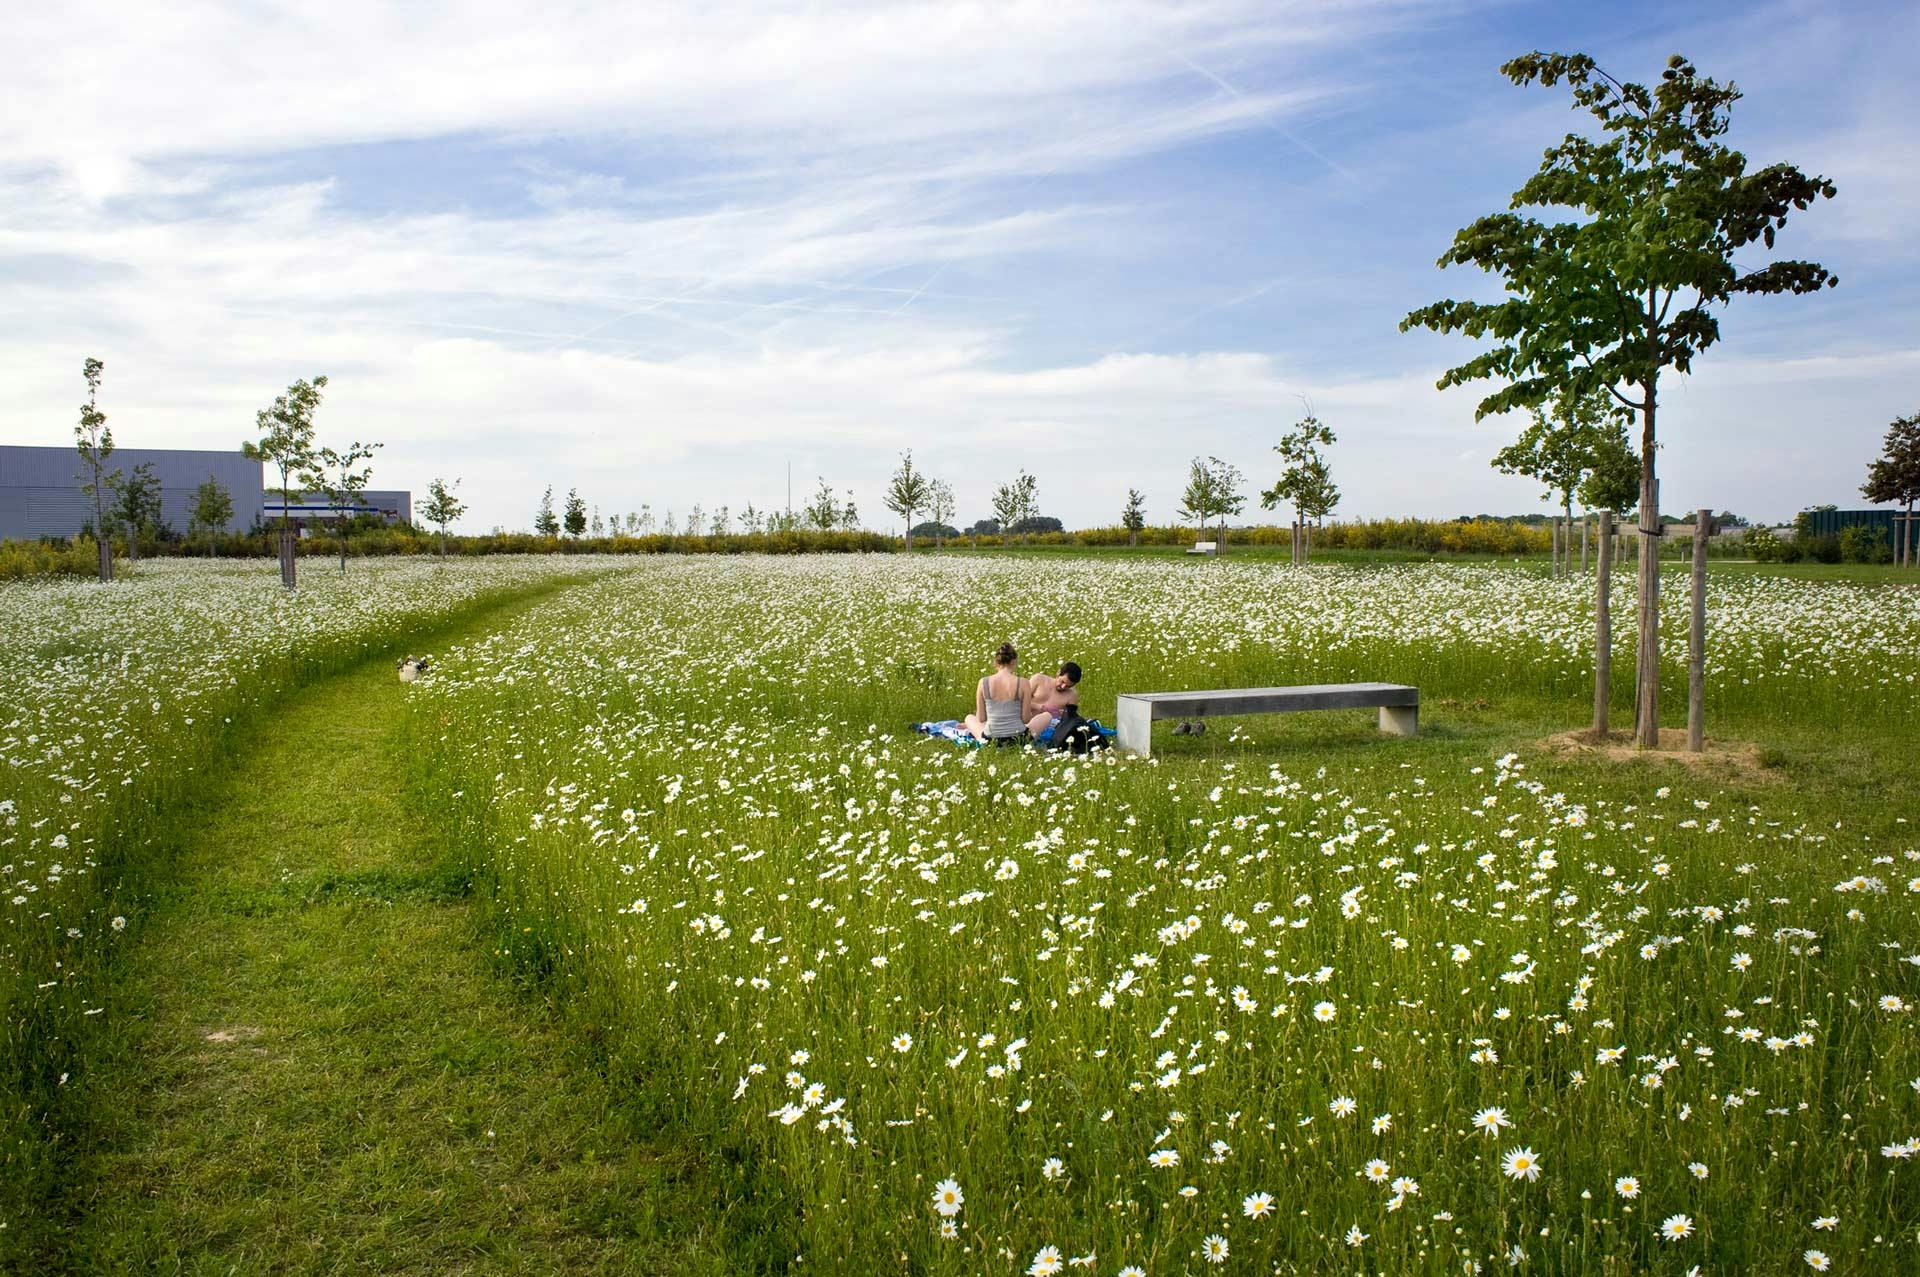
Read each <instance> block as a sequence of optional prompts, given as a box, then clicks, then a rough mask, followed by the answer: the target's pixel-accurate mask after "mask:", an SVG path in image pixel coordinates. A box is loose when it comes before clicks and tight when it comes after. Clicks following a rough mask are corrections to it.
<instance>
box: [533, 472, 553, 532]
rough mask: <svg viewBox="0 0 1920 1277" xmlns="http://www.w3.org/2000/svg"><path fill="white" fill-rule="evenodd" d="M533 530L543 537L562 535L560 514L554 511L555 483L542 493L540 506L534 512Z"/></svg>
mask: <svg viewBox="0 0 1920 1277" xmlns="http://www.w3.org/2000/svg"><path fill="white" fill-rule="evenodd" d="M533 530H534V531H535V532H538V533H539V534H540V535H541V536H543V537H557V536H559V535H560V516H559V515H557V514H555V513H554V512H553V485H552V484H551V483H549V484H548V485H547V490H546V491H545V492H543V493H541V494H540V508H539V509H538V510H536V511H534V513H533Z"/></svg>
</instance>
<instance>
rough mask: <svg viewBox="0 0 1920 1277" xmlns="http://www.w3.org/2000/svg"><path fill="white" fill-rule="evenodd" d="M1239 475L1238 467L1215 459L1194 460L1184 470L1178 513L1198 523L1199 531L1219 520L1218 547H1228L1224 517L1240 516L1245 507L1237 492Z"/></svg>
mask: <svg viewBox="0 0 1920 1277" xmlns="http://www.w3.org/2000/svg"><path fill="white" fill-rule="evenodd" d="M1240 484H1241V474H1240V471H1239V469H1238V468H1237V467H1235V466H1230V465H1228V464H1227V463H1226V462H1224V461H1222V460H1221V459H1220V458H1218V457H1208V458H1206V459H1205V460H1202V459H1201V458H1199V457H1195V458H1194V459H1193V463H1192V465H1190V466H1189V467H1188V470H1187V489H1186V491H1185V492H1183V493H1181V494H1180V513H1181V515H1182V516H1183V517H1185V518H1187V519H1190V520H1192V521H1193V522H1194V523H1196V524H1198V525H1199V527H1200V531H1201V532H1202V533H1204V532H1205V531H1206V530H1207V524H1208V523H1209V522H1210V521H1211V520H1214V519H1218V520H1219V521H1220V529H1219V531H1218V532H1217V533H1216V534H1215V538H1216V539H1217V540H1218V541H1219V543H1220V546H1221V547H1222V548H1225V546H1226V544H1227V516H1228V515H1230V514H1239V513H1240V511H1241V510H1243V509H1245V508H1246V504H1247V499H1246V497H1245V496H1243V495H1242V494H1241V492H1240Z"/></svg>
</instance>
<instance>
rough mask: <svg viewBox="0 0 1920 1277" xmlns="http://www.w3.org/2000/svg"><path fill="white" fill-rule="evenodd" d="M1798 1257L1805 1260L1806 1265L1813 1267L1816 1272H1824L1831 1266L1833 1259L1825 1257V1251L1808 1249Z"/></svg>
mask: <svg viewBox="0 0 1920 1277" xmlns="http://www.w3.org/2000/svg"><path fill="white" fill-rule="evenodd" d="M1800 1258H1802V1259H1804V1260H1806V1261H1807V1267H1809V1268H1811V1269H1813V1271H1815V1272H1816V1273H1824V1272H1825V1271H1827V1269H1829V1268H1831V1267H1833V1261H1832V1260H1831V1259H1828V1258H1827V1252H1826V1251H1824V1250H1810V1251H1808V1252H1807V1253H1806V1254H1804V1255H1802V1256H1801V1257H1800Z"/></svg>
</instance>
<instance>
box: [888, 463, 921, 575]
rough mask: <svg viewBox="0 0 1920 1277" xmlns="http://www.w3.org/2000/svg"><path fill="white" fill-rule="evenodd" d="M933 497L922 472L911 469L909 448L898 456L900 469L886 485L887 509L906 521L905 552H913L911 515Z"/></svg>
mask: <svg viewBox="0 0 1920 1277" xmlns="http://www.w3.org/2000/svg"><path fill="white" fill-rule="evenodd" d="M932 497H933V483H932V480H930V479H928V478H927V476H926V474H925V473H924V472H922V471H919V470H915V469H914V468H913V450H912V449H911V448H909V449H908V450H907V451H905V452H903V453H901V454H900V468H899V469H898V470H895V471H894V472H893V478H892V479H891V480H889V481H888V483H887V494H886V503H887V509H889V510H891V511H893V512H894V513H895V514H897V515H899V516H900V517H901V518H902V519H903V520H905V521H906V525H907V537H906V547H907V552H908V553H912V552H913V515H914V512H915V511H916V510H924V509H926V508H927V502H928V501H930V500H932Z"/></svg>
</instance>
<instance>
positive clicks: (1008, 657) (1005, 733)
mask: <svg viewBox="0 0 1920 1277" xmlns="http://www.w3.org/2000/svg"><path fill="white" fill-rule="evenodd" d="M1019 660H1020V654H1019V653H1018V652H1016V651H1014V650H1013V644H1011V643H1002V644H1001V645H1000V650H999V651H997V652H995V653H994V654H993V663H994V666H995V669H994V671H993V673H991V674H989V675H987V677H985V678H983V679H981V680H980V682H979V685H978V686H976V687H975V688H974V689H973V713H971V714H969V715H967V721H966V722H965V723H964V724H963V726H965V728H966V729H967V730H968V731H969V732H971V733H972V734H973V738H974V739H975V740H978V741H988V740H1011V739H1013V738H1014V737H1016V736H1021V735H1024V734H1025V733H1026V730H1027V680H1025V679H1024V678H1021V677H1020V673H1019V671H1018V670H1017V669H1016V668H1015V666H1016V665H1017V664H1018V662H1019Z"/></svg>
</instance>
